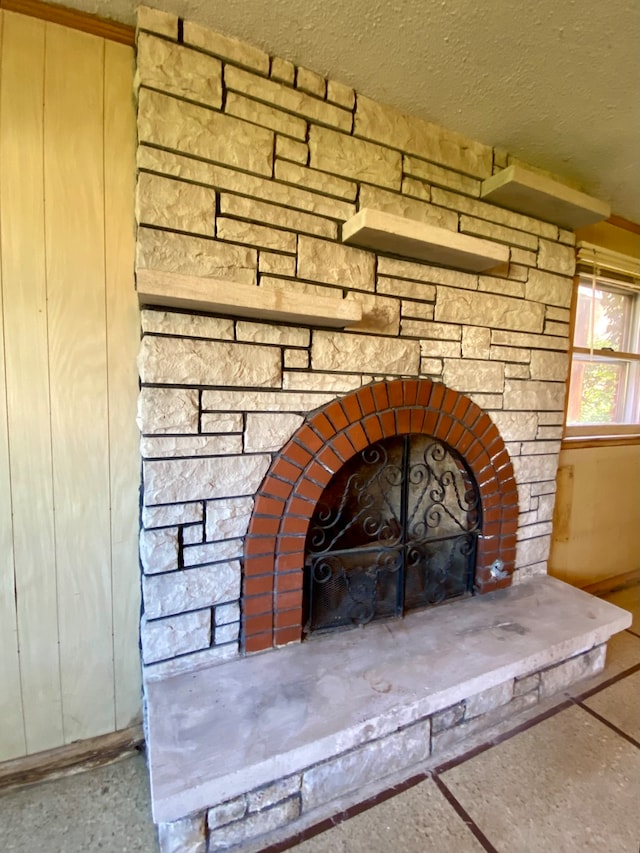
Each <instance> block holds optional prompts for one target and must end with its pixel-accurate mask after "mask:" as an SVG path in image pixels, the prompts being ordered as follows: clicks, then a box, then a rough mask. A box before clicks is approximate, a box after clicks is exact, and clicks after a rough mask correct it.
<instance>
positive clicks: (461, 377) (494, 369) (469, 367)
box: [442, 358, 504, 394]
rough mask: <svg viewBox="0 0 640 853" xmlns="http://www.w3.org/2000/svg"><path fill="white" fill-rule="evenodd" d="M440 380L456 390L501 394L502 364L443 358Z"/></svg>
mask: <svg viewBox="0 0 640 853" xmlns="http://www.w3.org/2000/svg"><path fill="white" fill-rule="evenodd" d="M442 381H443V382H444V384H445V385H447V386H448V387H449V388H454V389H455V390H456V391H463V392H465V391H466V392H473V391H479V392H481V393H489V394H491V393H496V394H501V393H502V389H503V387H504V365H502V364H500V363H499V362H496V361H479V360H475V359H463V360H458V359H448V358H445V360H444V370H443V372H442Z"/></svg>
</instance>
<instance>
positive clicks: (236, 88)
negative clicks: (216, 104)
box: [224, 66, 351, 133]
mask: <svg viewBox="0 0 640 853" xmlns="http://www.w3.org/2000/svg"><path fill="white" fill-rule="evenodd" d="M224 82H225V84H226V86H227V89H229V90H231V91H233V92H239V93H241V94H244V95H248V96H249V97H250V98H254V99H255V100H257V101H263V102H264V103H266V104H271V105H272V106H274V107H280V108H281V109H283V110H286V111H288V112H290V113H294V115H298V116H304V118H308V119H311V121H314V122H315V121H317V122H319V123H320V124H324V125H328V126H329V127H336V128H338V129H339V130H344V131H347V133H348V132H349V131H350V130H351V113H350V112H347V110H343V109H341V108H340V107H336V106H334V105H333V104H327V103H326V102H325V101H321V100H319V99H318V98H314V97H313V96H312V95H307V94H306V93H305V92H301V91H300V90H299V89H290V88H289V87H288V86H283V85H282V84H281V83H277V82H275V81H274V80H265V79H263V78H262V77H257V76H256V75H255V74H250V73H249V72H248V71H243V70H242V69H240V68H232V67H231V66H226V68H225V71H224Z"/></svg>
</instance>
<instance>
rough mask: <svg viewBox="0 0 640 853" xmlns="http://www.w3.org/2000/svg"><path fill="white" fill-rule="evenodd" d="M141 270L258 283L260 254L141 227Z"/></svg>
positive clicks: (137, 260) (239, 282) (139, 230)
mask: <svg viewBox="0 0 640 853" xmlns="http://www.w3.org/2000/svg"><path fill="white" fill-rule="evenodd" d="M136 251H137V255H136V265H137V267H138V269H152V270H163V271H165V272H178V273H183V274H185V275H198V276H203V277H205V278H218V279H222V280H224V281H235V282H238V284H255V283H256V270H257V266H258V255H257V252H256V250H255V249H245V248H244V247H242V246H231V245H230V244H228V243H218V242H216V241H214V240H205V239H203V238H202V237H191V236H189V235H186V234H173V233H171V232H170V231H157V230H156V229H155V228H139V229H138V242H137V246H136Z"/></svg>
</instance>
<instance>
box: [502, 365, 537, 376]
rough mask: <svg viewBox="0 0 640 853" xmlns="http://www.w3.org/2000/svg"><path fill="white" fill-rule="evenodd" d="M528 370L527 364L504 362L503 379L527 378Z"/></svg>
mask: <svg viewBox="0 0 640 853" xmlns="http://www.w3.org/2000/svg"><path fill="white" fill-rule="evenodd" d="M530 375H531V374H530V371H529V365H528V364H505V366H504V376H505V379H529V378H530Z"/></svg>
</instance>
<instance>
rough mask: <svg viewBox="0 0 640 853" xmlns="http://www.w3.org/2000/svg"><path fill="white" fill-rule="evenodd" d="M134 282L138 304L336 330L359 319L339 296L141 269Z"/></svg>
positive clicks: (358, 313) (354, 305)
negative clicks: (274, 288) (268, 288)
mask: <svg viewBox="0 0 640 853" xmlns="http://www.w3.org/2000/svg"><path fill="white" fill-rule="evenodd" d="M136 278H137V289H138V302H139V303H140V305H160V306H164V307H168V308H188V309H192V310H195V311H205V312H211V313H213V314H230V315H233V316H234V317H251V318H252V319H256V320H281V321H283V322H285V323H298V324H301V325H307V326H308V325H319V326H329V327H331V328H336V329H341V328H344V327H345V326H351V325H353V324H354V323H358V322H359V321H360V320H361V319H362V307H361V306H360V305H359V304H358V303H357V302H355V301H354V302H352V301H347V300H345V299H341V298H339V297H335V298H334V297H331V296H316V295H315V294H314V295H309V294H306V293H305V294H300V293H291V292H288V291H284V290H263V289H262V288H260V287H257V286H256V285H252V284H238V283H237V282H235V281H223V280H221V279H215V278H205V277H204V276H196V275H182V274H181V273H172V272H163V271H160V270H149V269H141V270H138V272H137V276H136Z"/></svg>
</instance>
